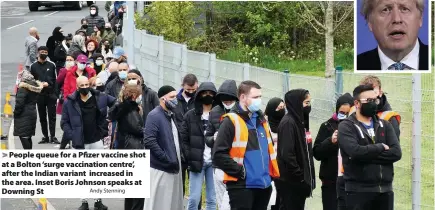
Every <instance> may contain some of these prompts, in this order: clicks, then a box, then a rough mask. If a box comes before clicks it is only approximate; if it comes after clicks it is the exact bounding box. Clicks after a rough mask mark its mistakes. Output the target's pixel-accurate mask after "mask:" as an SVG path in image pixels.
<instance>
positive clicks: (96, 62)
mask: <svg viewBox="0 0 435 210" xmlns="http://www.w3.org/2000/svg"><path fill="white" fill-rule="evenodd" d="M103 63H104V62H103V61H102V60H97V61H95V64H97V66H101V65H103Z"/></svg>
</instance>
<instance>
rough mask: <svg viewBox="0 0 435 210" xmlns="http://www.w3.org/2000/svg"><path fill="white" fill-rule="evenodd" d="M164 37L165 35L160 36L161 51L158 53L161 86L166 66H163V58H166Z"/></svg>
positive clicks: (160, 85)
mask: <svg viewBox="0 0 435 210" xmlns="http://www.w3.org/2000/svg"><path fill="white" fill-rule="evenodd" d="M163 41H164V39H163V36H159V53H158V58H159V88H160V87H162V86H163V76H164V68H163V65H164V63H163V59H164V57H163V56H164V53H165V52H164V49H165V48H164V47H163V45H164V42H163Z"/></svg>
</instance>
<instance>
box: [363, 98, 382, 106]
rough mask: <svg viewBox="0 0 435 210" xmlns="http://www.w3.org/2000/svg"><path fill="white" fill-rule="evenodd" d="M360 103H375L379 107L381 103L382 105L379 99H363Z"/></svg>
mask: <svg viewBox="0 0 435 210" xmlns="http://www.w3.org/2000/svg"><path fill="white" fill-rule="evenodd" d="M359 101H361V102H363V103H372V102H375V104H376V105H379V103H381V100H380V99H379V98H362V99H360V100H359Z"/></svg>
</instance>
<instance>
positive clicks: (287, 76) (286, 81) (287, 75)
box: [283, 69, 290, 94]
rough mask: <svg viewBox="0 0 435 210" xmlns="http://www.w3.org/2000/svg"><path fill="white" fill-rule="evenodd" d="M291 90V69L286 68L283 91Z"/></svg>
mask: <svg viewBox="0 0 435 210" xmlns="http://www.w3.org/2000/svg"><path fill="white" fill-rule="evenodd" d="M289 90H290V71H289V70H288V69H286V70H284V84H283V92H284V94H286V93H287V92H288V91H289Z"/></svg>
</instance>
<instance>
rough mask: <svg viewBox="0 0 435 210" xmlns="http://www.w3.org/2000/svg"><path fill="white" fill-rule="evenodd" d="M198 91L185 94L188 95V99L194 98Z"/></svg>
mask: <svg viewBox="0 0 435 210" xmlns="http://www.w3.org/2000/svg"><path fill="white" fill-rule="evenodd" d="M195 93H196V91H194V92H193V93H189V92H187V91H184V94H186V96H187V97H189V98H192V97H193V96H195Z"/></svg>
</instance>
